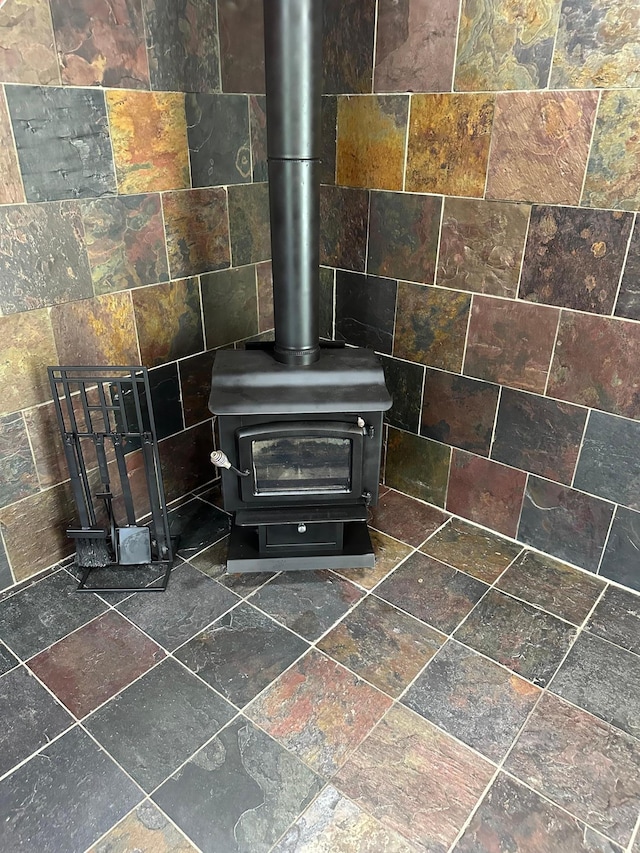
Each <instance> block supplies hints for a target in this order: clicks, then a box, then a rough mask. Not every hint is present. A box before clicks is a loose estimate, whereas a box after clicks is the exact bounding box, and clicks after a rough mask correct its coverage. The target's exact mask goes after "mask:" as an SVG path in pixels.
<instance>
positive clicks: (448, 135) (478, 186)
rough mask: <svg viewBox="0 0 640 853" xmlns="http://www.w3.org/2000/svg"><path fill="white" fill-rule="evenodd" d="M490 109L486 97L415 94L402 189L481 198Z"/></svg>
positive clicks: (484, 177)
mask: <svg viewBox="0 0 640 853" xmlns="http://www.w3.org/2000/svg"><path fill="white" fill-rule="evenodd" d="M493 104H494V96H493V95H486V94H468V95H467V94H464V95H459V94H449V93H447V94H442V95H440V94H433V95H431V94H430V95H413V96H412V98H411V116H410V119H409V141H408V149H407V170H406V179H405V180H406V183H405V189H406V190H409V191H411V192H428V193H442V194H444V195H458V196H460V195H462V196H475V197H480V196H483V195H484V186H485V181H486V174H487V162H488V159H489V142H490V139H491V125H492V122H493Z"/></svg>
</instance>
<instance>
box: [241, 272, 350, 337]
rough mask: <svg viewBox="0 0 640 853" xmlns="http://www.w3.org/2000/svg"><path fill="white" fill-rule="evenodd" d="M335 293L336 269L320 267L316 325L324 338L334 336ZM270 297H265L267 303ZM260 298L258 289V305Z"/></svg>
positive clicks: (270, 295)
mask: <svg viewBox="0 0 640 853" xmlns="http://www.w3.org/2000/svg"><path fill="white" fill-rule="evenodd" d="M257 272H258V287H259V286H260V277H259V276H260V270H259V268H257ZM335 294H336V271H335V270H333V269H329V268H327V267H320V293H319V297H320V305H319V314H318V327H319V333H320V337H321V338H325V340H333V339H334V338H335V335H334V325H335V307H334V306H335V301H336V300H335ZM271 297H272V294H271V293H270V294H269V295H268V297H267V304H268V300H269V298H271ZM261 299H262V297H261V295H260V291H258V305H260V304H261V302H260V300H261Z"/></svg>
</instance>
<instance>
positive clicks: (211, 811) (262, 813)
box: [153, 719, 322, 853]
mask: <svg viewBox="0 0 640 853" xmlns="http://www.w3.org/2000/svg"><path fill="white" fill-rule="evenodd" d="M321 787H322V782H321V780H320V779H319V778H318V777H317V776H316V774H315V773H313V772H312V771H311V770H309V769H308V768H307V767H305V766H304V764H302V762H300V761H299V760H298V759H297V758H296V757H295V756H293V755H291V754H290V753H288V752H286V750H284V749H283V748H282V747H281V746H280V745H279V744H278V743H276V741H274V740H272V739H271V738H270V737H268V736H267V735H266V734H264V732H261V731H259V729H257V728H255V726H253V725H251V723H249V722H248V721H247V720H244V719H239V720H237V721H236V722H234V723H233V724H232V725H230V726H228V727H227V728H225V729H224V730H223V731H222V732H220V734H219V735H218V736H217V737H216V738H215V739H214V740H213V741H212V742H211V743H209V744H207V746H205V747H204V748H203V749H202V750H201V751H200V752H198V753H196V755H194V757H193V758H192V759H191V760H190V761H188V762H187V764H186V765H185V766H184V767H183V768H182V769H181V770H180V771H179V772H178V773H176V775H175V776H173V777H171V778H170V779H168V780H167V781H166V782H165V783H164V785H163V786H162V787H161V788H160V789H159V790H158V791H156V793H155V794H154V795H153V799H154V800H155V802H156V803H158V805H159V806H160V807H161V808H162V809H163V810H164V811H165V812H166V813H167V814H168V815H169V817H170V818H171V819H172V820H173V821H174V822H175V823H176V824H177V825H178V826H179V827H180V828H181V829H182V830H183V831H184V832H186V833H187V835H188V836H189V837H190V838H192V839H193V840H194V841H195V843H196V844H197V845H198V848H199V849H200V850H202V851H203V853H218V851H220V853H221V851H224V853H267V851H268V850H270V849H271V846H272V845H273V843H274V842H275V841H276V840H277V839H278V837H279V836H280V835H281V834H282V833H283V832H284V830H285V829H286V828H287V826H288V825H289V824H290V823H291V821H292V820H295V818H296V817H297V816H298V815H299V814H300V812H302V811H303V810H304V809H305V808H306V806H307V805H308V804H309V803H310V802H311V801H312V800H313V798H314V796H315V795H316V794H317V793H318V791H319V790H320V788H321Z"/></svg>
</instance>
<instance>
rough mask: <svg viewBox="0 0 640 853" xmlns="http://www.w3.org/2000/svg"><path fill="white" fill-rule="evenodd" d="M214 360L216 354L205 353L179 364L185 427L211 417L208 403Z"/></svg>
mask: <svg viewBox="0 0 640 853" xmlns="http://www.w3.org/2000/svg"><path fill="white" fill-rule="evenodd" d="M214 358H215V353H213V352H203V353H199V354H198V355H194V356H191V357H190V358H185V359H183V360H182V361H180V362H178V370H179V373H180V388H181V396H182V408H183V411H184V421H185V426H188V427H190V426H193V425H194V424H198V423H200V422H201V421H205V420H207V418H210V417H211V412H210V411H209V407H208V405H207V403H208V398H209V392H210V391H211V369H212V367H213V359H214Z"/></svg>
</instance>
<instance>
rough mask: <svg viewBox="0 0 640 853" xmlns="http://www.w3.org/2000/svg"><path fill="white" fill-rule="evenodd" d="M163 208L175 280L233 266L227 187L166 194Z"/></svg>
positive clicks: (168, 251)
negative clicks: (231, 264) (231, 261)
mask: <svg viewBox="0 0 640 853" xmlns="http://www.w3.org/2000/svg"><path fill="white" fill-rule="evenodd" d="M162 209H163V211H164V222H165V230H166V234H167V253H168V255H169V267H170V269H171V276H172V278H184V276H187V275H198V274H199V273H204V272H210V271H212V270H218V269H221V268H223V267H228V266H229V264H230V257H229V220H228V214H227V193H226V192H225V189H224V187H217V188H215V189H199V190H187V191H185V192H171V193H163V196H162Z"/></svg>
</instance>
